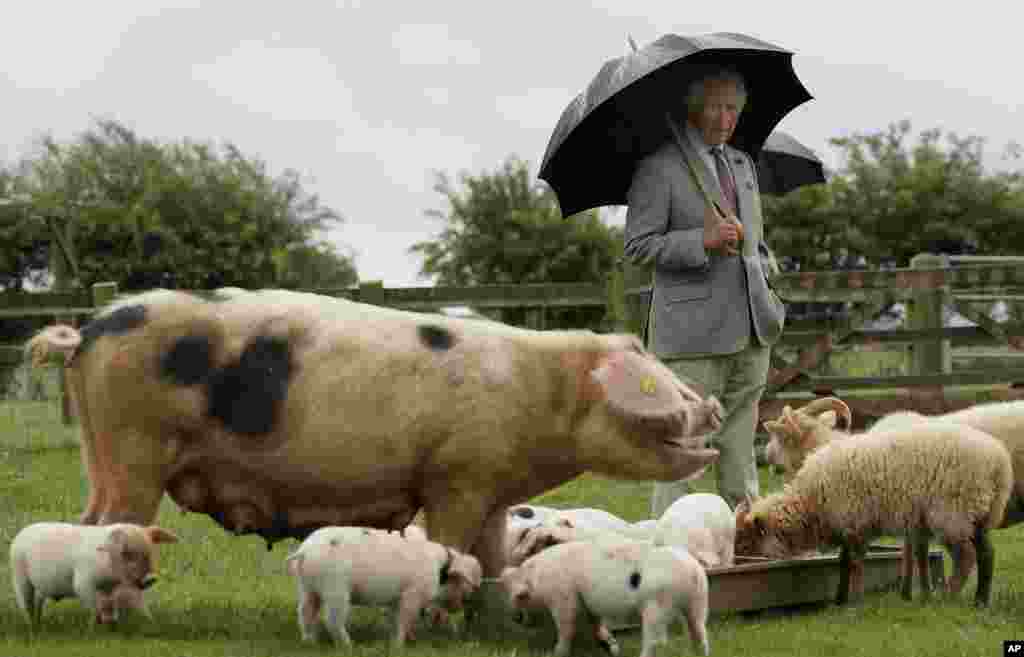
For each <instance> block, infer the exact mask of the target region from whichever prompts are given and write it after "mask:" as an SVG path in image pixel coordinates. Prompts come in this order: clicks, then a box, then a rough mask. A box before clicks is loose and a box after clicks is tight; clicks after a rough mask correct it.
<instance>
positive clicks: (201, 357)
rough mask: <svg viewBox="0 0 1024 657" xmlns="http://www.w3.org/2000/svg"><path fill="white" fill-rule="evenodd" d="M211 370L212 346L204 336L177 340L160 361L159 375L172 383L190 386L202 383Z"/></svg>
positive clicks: (185, 337) (188, 336)
mask: <svg viewBox="0 0 1024 657" xmlns="http://www.w3.org/2000/svg"><path fill="white" fill-rule="evenodd" d="M212 369H213V345H212V344H210V339H209V338H208V337H206V336H205V335H186V336H183V337H181V338H178V340H177V341H175V343H174V345H173V346H172V347H171V348H170V349H169V350H168V351H167V353H165V354H164V355H163V357H162V358H161V359H160V373H161V374H162V375H163V376H164V377H165V378H167V379H170V380H171V381H172V382H174V383H176V384H178V385H183V386H191V385H196V384H197V383H202V382H203V381H205V380H206V379H207V378H208V377H209V376H210V372H211V370H212Z"/></svg>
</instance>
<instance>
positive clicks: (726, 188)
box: [711, 146, 739, 216]
mask: <svg viewBox="0 0 1024 657" xmlns="http://www.w3.org/2000/svg"><path fill="white" fill-rule="evenodd" d="M711 157H713V158H714V160H715V169H716V170H717V171H718V184H719V185H721V187H722V194H723V195H724V196H725V202H726V205H727V206H728V207H727V208H725V209H726V210H729V211H731V212H732V213H733V214H734V215H737V216H739V212H738V208H739V202H738V199H737V198H736V184H735V183H734V182H733V180H732V174H730V173H729V165H728V164H727V163H726V161H725V152H724V149H723V148H722V147H721V146H715V147H714V148H712V149H711Z"/></svg>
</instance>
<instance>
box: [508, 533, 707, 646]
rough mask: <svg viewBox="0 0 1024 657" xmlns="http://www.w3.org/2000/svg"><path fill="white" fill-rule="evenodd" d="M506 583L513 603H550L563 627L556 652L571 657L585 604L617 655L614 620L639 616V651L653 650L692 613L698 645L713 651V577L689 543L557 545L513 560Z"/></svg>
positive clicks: (612, 540)
mask: <svg viewBox="0 0 1024 657" xmlns="http://www.w3.org/2000/svg"><path fill="white" fill-rule="evenodd" d="M500 582H501V584H502V586H503V587H504V588H505V591H506V592H507V595H508V598H509V602H510V605H511V606H512V607H513V608H514V609H518V610H523V611H529V610H535V609H547V610H548V611H549V612H550V613H551V615H552V617H553V618H554V621H555V625H556V627H557V632H558V642H557V644H556V646H555V653H554V654H555V655H556V657H566V656H567V655H568V654H569V652H570V650H571V646H572V640H573V637H574V635H575V633H576V619H577V614H578V612H579V610H580V607H582V609H583V611H584V612H585V613H586V614H587V615H588V616H589V618H590V620H591V622H592V623H594V624H595V626H596V635H597V638H598V640H599V641H601V642H602V644H604V646H605V647H606V648H607V649H608V650H609V652H611V653H612V654H613V655H617V654H618V645H617V644H616V643H615V640H614V637H613V636H612V634H611V631H610V630H609V629H608V627H609V623H616V624H619V625H628V624H632V623H636V622H637V620H639V621H640V622H641V624H642V629H643V639H642V641H643V644H642V648H641V651H640V657H653V656H654V654H655V649H656V647H657V646H658V645H663V644H665V643H667V642H668V628H669V626H670V624H671V622H672V621H673V620H674V618H675V617H677V616H678V615H679V614H680V613H681V614H682V615H684V616H685V617H686V620H687V623H688V628H689V632H690V639H691V640H692V642H693V645H694V647H695V648H696V649H697V650H699V651H701V654H703V655H707V654H709V652H710V647H709V643H708V638H707V616H708V609H709V603H708V579H707V574H706V573H705V572H704V569H703V568H702V567H701V565H700V564H699V563H698V562H697V560H696V559H694V558H693V556H691V555H690V554H689V553H688V552H687V551H686V550H685V549H682V548H677V547H655V546H653V545H651V544H650V543H648V542H642V541H632V540H629V539H621V538H612V537H610V535H609V536H606V537H605V538H602V539H600V540H597V541H594V542H590V541H573V542H569V543H563V544H560V545H556V546H554V547H552V548H550V549H547V550H544V551H543V552H541V553H539V554H536V555H534V556H532V557H530V558H529V559H527V560H526V561H525V562H524V563H523V564H522V565H520V566H510V567H506V568H505V569H504V570H503V571H502V574H501V577H500Z"/></svg>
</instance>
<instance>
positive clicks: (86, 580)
mask: <svg viewBox="0 0 1024 657" xmlns="http://www.w3.org/2000/svg"><path fill="white" fill-rule="evenodd" d="M71 588H73V589H74V591H75V595H77V596H78V599H79V600H81V602H82V605H83V606H85V608H86V609H88V610H89V611H90V612H92V614H93V616H96V611H97V609H98V606H97V603H98V600H97V597H96V596H97V591H96V587H95V584H94V583H93V581H92V576H91V573H86V572H84V570H83V569H79V570H76V571H75V574H74V576H73V577H72V579H71Z"/></svg>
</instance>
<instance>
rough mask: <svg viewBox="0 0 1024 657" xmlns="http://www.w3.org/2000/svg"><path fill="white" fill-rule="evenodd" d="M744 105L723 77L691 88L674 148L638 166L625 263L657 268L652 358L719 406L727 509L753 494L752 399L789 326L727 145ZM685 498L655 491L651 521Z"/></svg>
mask: <svg viewBox="0 0 1024 657" xmlns="http://www.w3.org/2000/svg"><path fill="white" fill-rule="evenodd" d="M745 102H746V86H745V84H744V81H743V79H742V77H741V76H740V75H739V74H737V73H735V72H733V71H730V70H726V69H711V70H709V71H706V72H705V74H704V75H702V76H700V77H699V78H698V79H697V80H696V81H694V82H693V83H692V84H691V85H690V87H689V89H688V90H687V95H686V120H685V123H684V125H682V126H679V124H678V123H677V124H676V126H677V128H676V130H675V133H676V138H675V139H673V140H670V141H669V142H667V143H666V144H664V145H663V146H661V147H660V148H659V149H658V150H657V151H655V152H654V153H652V154H651V155H649V156H648V157H646V158H644V159H643V160H642V161H640V162H639V164H638V165H637V169H636V172H635V173H634V176H633V182H632V185H631V187H630V190H629V211H628V214H627V216H626V231H625V253H626V257H627V258H629V259H630V260H631V261H632V262H633V263H634V264H642V265H653V271H654V281H653V295H652V298H651V311H650V314H649V325H648V346H649V348H650V349H651V350H652V351H653V352H654V353H655V354H656V355H657V356H658V357H659V358H661V359H662V360H663V361H665V363H666V364H667V365H668V366H669V367H671V368H672V370H673V371H675V372H676V374H678V375H679V376H680V377H681V378H683V379H684V380H686V381H690V382H694V383H696V384H698V385H699V386H700V387H701V388H702V389H703V390H704V392H705V393H706V394H714V395H716V396H717V397H718V398H719V399H720V400H722V402H723V405H724V406H725V410H726V412H727V418H726V419H725V422H724V424H723V428H722V429H721V431H720V432H719V433H718V434H717V435H716V436H715V437H714V439H713V440H714V442H715V444H716V445H715V446H716V447H717V448H718V449H719V450H720V452H721V455H720V457H719V461H718V463H717V466H716V472H717V479H718V491H719V494H720V495H721V496H722V497H724V498H725V499H726V501H727V502H729V504H730V505H731V506H732V507H733V508H735V506H736V504H738V503H739V502H740V501H742V500H743V498H744V497H745V496H747V495H749V496H751V497H757V495H758V493H759V491H758V478H757V462H756V460H755V457H754V432H755V429H756V423H757V404H758V401H759V399H760V397H761V394H760V391H758V392H756V393H755V394H750V393H749V389H750V388H751V387H752V386H757V385H760V384H763V383H764V382H765V381H766V380H767V376H768V362H769V355H770V351H771V345H772V344H774V343H775V341H776V340H778V338H779V335H780V334H781V332H782V325H783V322H784V320H785V307H784V306H783V304H782V301H781V300H780V299H779V298H778V297H777V296H776V295H775V293H774V292H773V291H772V290H771V289H770V288H769V287H768V280H767V276H766V273H765V271H764V269H763V266H762V261H761V254H762V253H763V254H765V255H766V256H767V255H768V254H770V251H769V250H768V247H767V245H765V244H764V241H763V227H762V221H761V200H760V196H759V192H758V187H757V178H756V173H755V171H756V170H755V168H754V163H753V161H751V159H750V157H749V156H748V155H747V154H746V153H744V152H742V151H739V150H737V149H734V148H732V147H731V146H728V145H727V144H726V142H727V141H728V140H729V138H730V137H732V134H733V131H734V130H735V128H736V123H737V121H738V120H739V116H740V113H741V112H742V111H743V106H744V103H745ZM698 181H699V183H698ZM701 188H703V191H702V189H701ZM715 204H717V205H718V206H719V207H720V208H721V210H722V212H721V213H720V212H719V210H718V209H717V208H715V207H714V205H715ZM688 492H690V488H689V485H688V484H687V482H685V481H680V482H670V483H656V484H655V485H654V494H653V495H652V499H651V513H652V515H653V516H654V517H659V516H660V515H661V514H662V512H663V511H664V510H665V509H666V508H668V507H669V506H670V505H671V504H672V502H673V501H675V500H676V499H677V498H679V497H680V496H682V495H684V494H686V493H688Z"/></svg>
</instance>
